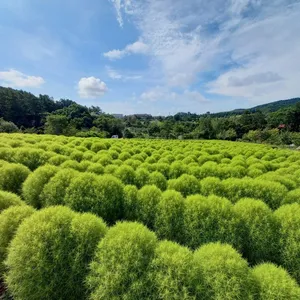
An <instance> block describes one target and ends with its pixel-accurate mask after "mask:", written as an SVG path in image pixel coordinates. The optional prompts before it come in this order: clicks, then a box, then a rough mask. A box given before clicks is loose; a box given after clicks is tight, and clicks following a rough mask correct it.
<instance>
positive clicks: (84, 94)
mask: <svg viewBox="0 0 300 300" xmlns="http://www.w3.org/2000/svg"><path fill="white" fill-rule="evenodd" d="M107 91H108V88H107V86H106V84H105V83H104V82H103V81H101V80H100V79H99V78H95V77H83V78H81V79H80V80H79V82H78V94H79V96H80V98H99V97H102V96H103V95H104V94H105V93H106V92H107Z"/></svg>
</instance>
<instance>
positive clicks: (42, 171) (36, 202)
mask: <svg viewBox="0 0 300 300" xmlns="http://www.w3.org/2000/svg"><path fill="white" fill-rule="evenodd" d="M58 170H59V169H58V168H57V167H55V166H50V165H46V166H43V167H40V168H38V169H36V170H35V171H34V172H33V173H31V174H30V175H29V176H28V177H27V179H26V181H25V182H24V184H23V189H22V194H23V197H24V199H25V201H26V202H27V203H28V204H29V205H32V206H33V207H35V208H41V207H42V203H41V198H40V196H41V193H42V191H43V188H44V186H45V185H46V184H47V183H48V181H49V180H50V178H51V177H52V176H54V175H55V173H56V172H57V171H58Z"/></svg>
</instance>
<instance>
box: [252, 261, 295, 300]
mask: <svg viewBox="0 0 300 300" xmlns="http://www.w3.org/2000/svg"><path fill="white" fill-rule="evenodd" d="M252 276H253V278H254V282H255V285H256V286H257V288H258V289H257V293H256V295H255V299H258V300H287V299H289V300H297V299H300V288H299V286H298V284H297V282H296V281H295V279H294V278H292V277H291V276H290V275H289V273H288V272H287V271H286V270H284V269H283V268H281V267H277V266H276V265H273V264H271V263H264V264H261V265H258V266H256V267H255V268H254V269H253V270H252Z"/></svg>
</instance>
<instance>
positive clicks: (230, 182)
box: [223, 178, 287, 209]
mask: <svg viewBox="0 0 300 300" xmlns="http://www.w3.org/2000/svg"><path fill="white" fill-rule="evenodd" d="M223 189H224V195H225V196H226V197H227V198H228V199H230V200H231V201H233V202H236V201H238V200H239V199H241V198H245V197H250V198H255V199H261V200H263V201H264V202H265V203H266V204H267V205H268V206H269V207H270V208H271V209H276V208H278V207H279V206H280V204H281V201H282V199H283V198H284V197H285V195H286V194H287V188H286V187H285V186H283V185H282V184H280V183H278V182H273V181H265V180H259V179H250V178H242V179H238V178H229V179H226V180H224V181H223Z"/></svg>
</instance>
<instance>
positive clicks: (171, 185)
mask: <svg viewBox="0 0 300 300" xmlns="http://www.w3.org/2000/svg"><path fill="white" fill-rule="evenodd" d="M168 189H170V190H175V191H177V192H180V193H181V194H182V195H183V196H184V197H186V196H188V195H193V194H198V193H200V183H199V181H198V179H197V178H196V177H195V176H193V175H188V174H183V175H181V176H180V177H179V178H177V179H173V180H169V182H168Z"/></svg>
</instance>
